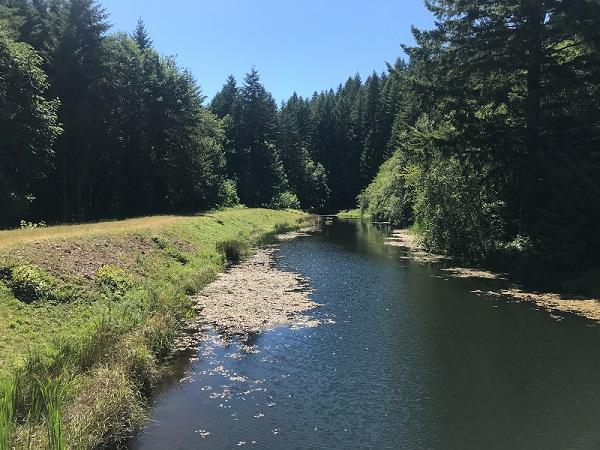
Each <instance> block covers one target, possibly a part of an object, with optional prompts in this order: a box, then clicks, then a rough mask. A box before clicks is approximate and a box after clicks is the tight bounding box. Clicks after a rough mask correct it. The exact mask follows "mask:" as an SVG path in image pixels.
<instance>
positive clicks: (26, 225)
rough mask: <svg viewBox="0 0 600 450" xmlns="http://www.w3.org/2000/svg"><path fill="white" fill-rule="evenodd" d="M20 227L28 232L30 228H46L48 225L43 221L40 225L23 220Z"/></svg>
mask: <svg viewBox="0 0 600 450" xmlns="http://www.w3.org/2000/svg"><path fill="white" fill-rule="evenodd" d="M19 226H20V227H21V229H23V230H26V229H30V228H46V227H47V226H48V225H46V222H44V221H43V220H42V221H41V222H38V223H34V222H28V221H26V220H21V222H20V224H19Z"/></svg>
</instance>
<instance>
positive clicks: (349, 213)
mask: <svg viewBox="0 0 600 450" xmlns="http://www.w3.org/2000/svg"><path fill="white" fill-rule="evenodd" d="M336 216H337V217H339V218H340V219H365V220H368V219H369V216H368V214H366V213H363V212H362V211H361V210H360V209H348V210H345V211H340V212H339V213H337V214H336Z"/></svg>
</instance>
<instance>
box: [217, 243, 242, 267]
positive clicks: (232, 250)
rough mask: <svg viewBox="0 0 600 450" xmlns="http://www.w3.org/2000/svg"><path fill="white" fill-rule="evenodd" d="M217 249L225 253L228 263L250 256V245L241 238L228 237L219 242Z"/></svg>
mask: <svg viewBox="0 0 600 450" xmlns="http://www.w3.org/2000/svg"><path fill="white" fill-rule="evenodd" d="M217 251H219V253H221V254H223V256H224V257H225V260H226V261H227V262H228V263H236V262H240V261H242V260H243V259H244V258H246V257H247V256H248V252H249V251H250V247H249V245H248V243H247V242H245V241H241V240H239V239H228V240H226V241H221V242H219V243H218V244H217Z"/></svg>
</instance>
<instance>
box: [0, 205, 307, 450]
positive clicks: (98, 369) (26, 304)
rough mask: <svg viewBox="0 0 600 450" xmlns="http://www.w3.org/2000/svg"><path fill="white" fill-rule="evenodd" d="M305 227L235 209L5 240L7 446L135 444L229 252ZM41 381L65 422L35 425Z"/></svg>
mask: <svg viewBox="0 0 600 450" xmlns="http://www.w3.org/2000/svg"><path fill="white" fill-rule="evenodd" d="M309 219H310V216H309V215H307V214H305V213H302V212H299V211H291V210H286V211H273V210H266V209H250V208H233V209H227V210H223V211H216V212H211V213H204V214H201V215H198V216H189V217H186V216H181V217H177V218H171V217H169V218H162V217H154V218H152V217H150V218H143V219H133V220H129V221H128V220H125V221H117V222H111V223H107V224H102V225H98V226H94V225H89V224H86V225H82V226H77V225H74V226H69V227H57V228H53V227H49V228H47V229H36V230H31V231H30V230H18V231H16V232H15V231H7V232H0V242H2V243H3V245H2V246H0V318H2V320H1V321H0V350H1V353H0V402H1V401H3V397H6V395H9V393H10V392H13V390H14V392H16V393H17V395H16V397H15V399H14V407H15V414H14V415H13V416H12V418H10V419H9V423H10V430H9V431H10V434H11V437H10V439H11V446H12V447H14V448H17V449H19V448H28V446H29V447H31V446H33V447H32V448H45V447H46V445H47V439H48V430H47V428H49V427H50V426H57V425H58V426H59V427H60V429H62V436H63V439H64V440H65V445H66V448H80V449H92V448H99V447H108V448H114V447H117V446H119V445H120V444H121V443H124V442H127V441H129V440H130V439H131V437H132V436H134V435H135V434H136V433H137V431H138V430H140V429H141V428H142V427H143V425H144V424H145V423H146V420H147V416H148V410H147V406H148V402H149V401H150V399H151V398H152V397H153V393H154V388H155V387H156V386H158V385H159V382H160V378H161V374H162V373H163V372H164V371H168V370H169V365H170V364H171V363H172V361H173V356H174V354H175V352H176V351H177V348H176V347H177V345H178V337H180V336H182V335H185V334H186V333H187V332H188V331H190V330H189V329H187V326H189V323H190V320H191V319H193V318H194V317H195V314H194V309H193V306H194V305H193V303H192V301H191V300H190V296H191V295H193V294H194V293H198V292H200V291H201V290H202V289H204V288H205V287H206V286H208V285H209V284H210V283H211V282H213V281H214V280H215V279H217V276H218V275H217V274H218V273H219V272H221V271H223V270H224V269H226V267H227V266H228V261H229V260H230V257H232V255H233V257H236V255H242V258H243V255H245V254H247V253H248V252H249V250H250V249H251V248H252V247H253V246H259V245H261V243H264V242H266V241H268V240H269V239H270V238H272V237H273V236H275V235H277V234H280V233H281V232H282V231H287V230H294V229H296V230H297V229H298V228H300V227H302V226H303V224H305V223H307V221H308V220H309ZM230 252H233V253H230ZM230 270H231V269H230ZM35 380H39V381H35ZM36 383H41V384H42V385H43V386H44V387H45V388H48V389H52V390H53V391H54V392H56V395H57V398H56V402H57V403H56V407H57V408H58V415H57V416H56V417H57V420H58V424H57V423H56V422H55V423H54V424H50V423H49V422H47V421H46V420H45V419H43V417H41V418H34V419H32V420H29V419H27V418H28V417H31V416H30V412H29V411H30V409H29V408H30V407H29V405H31V404H32V402H38V403H39V404H40V406H41V407H42V408H46V407H47V406H48V405H47V404H46V403H47V400H46V398H45V397H42V396H41V393H40V392H39V389H36V388H35V386H36V385H37V384H36ZM48 407H49V406H48ZM0 414H1V411H0ZM12 447H11V448H12Z"/></svg>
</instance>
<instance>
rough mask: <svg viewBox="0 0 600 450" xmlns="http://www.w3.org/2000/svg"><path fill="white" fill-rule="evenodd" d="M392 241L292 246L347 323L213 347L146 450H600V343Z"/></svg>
mask: <svg viewBox="0 0 600 450" xmlns="http://www.w3.org/2000/svg"><path fill="white" fill-rule="evenodd" d="M387 231H388V230H385V229H384V228H380V227H377V226H375V225H370V224H363V223H358V222H351V221H338V222H336V223H334V225H333V226H328V227H324V230H323V231H322V232H320V233H316V234H315V235H314V236H312V237H310V238H301V239H299V240H296V241H291V242H286V243H283V244H282V246H281V250H280V252H279V264H280V265H281V266H282V267H286V268H289V269H290V270H293V271H296V272H299V273H300V274H302V275H304V276H307V277H309V278H310V279H311V284H312V288H314V289H315V293H314V295H313V298H314V300H315V301H317V302H318V303H321V304H323V307H322V308H320V309H319V310H317V311H316V312H315V313H314V314H315V315H316V316H317V317H320V318H323V319H326V320H327V321H329V322H335V323H325V324H323V325H321V326H320V327H318V328H310V329H300V330H292V329H289V328H281V329H277V330H274V331H271V332H268V333H263V334H261V335H258V336H256V337H254V338H253V339H252V340H251V341H249V342H237V341H235V340H234V341H226V340H223V339H222V338H221V337H220V336H218V335H216V334H214V333H212V334H210V336H209V339H208V340H207V342H206V343H204V344H202V345H201V346H200V347H199V349H198V354H197V355H196V356H194V357H193V358H192V361H191V362H190V363H189V364H188V366H187V367H186V369H185V372H184V373H183V374H182V375H181V377H178V379H177V380H176V381H175V382H174V383H173V384H172V385H171V386H170V387H169V388H167V389H166V390H164V392H162V393H161V394H160V395H159V396H158V398H157V399H156V402H155V405H154V407H153V409H152V421H151V422H150V423H149V424H148V426H147V427H146V429H145V430H144V432H143V433H142V434H141V436H140V437H139V439H137V440H136V442H135V443H134V446H133V447H134V448H135V449H140V450H141V449H143V450H151V449H157V450H158V449H160V450H164V449H172V450H176V449H201V448H210V449H226V448H238V447H256V448H263V449H294V448H323V449H347V448H353V449H357V448H394V449H395V448H411V449H412V448H414V449H421V448H428V449H429V448H430V449H478V450H479V449H483V448H486V449H495V448H497V449H565V448H600V354H599V351H598V348H599V344H600V329H599V328H598V327H596V326H591V325H590V324H589V322H586V321H585V320H583V319H578V318H574V317H570V316H566V317H564V319H563V320H562V321H557V320H555V319H554V318H552V317H550V315H549V314H548V313H547V312H544V311H539V310H536V309H535V308H534V307H533V306H532V305H530V304H526V303H514V302H507V301H505V300H499V299H493V298H482V297H479V296H476V295H475V294H472V293H471V292H470V291H472V290H475V289H484V290H485V289H486V288H490V287H491V286H493V285H494V284H495V283H499V282H497V281H485V280H472V279H470V280H466V279H451V278H448V277H447V275H446V274H445V273H444V272H441V271H440V270H439V268H437V267H435V266H431V265H428V264H422V263H417V262H414V261H411V260H410V259H407V258H406V254H405V253H404V252H403V251H402V250H401V249H399V248H395V247H390V246H386V245H384V244H383V240H384V238H385V235H386V232H387ZM179 378H181V379H179Z"/></svg>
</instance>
